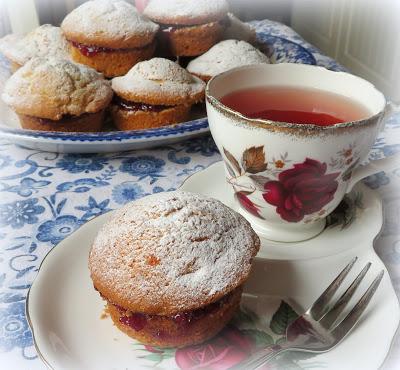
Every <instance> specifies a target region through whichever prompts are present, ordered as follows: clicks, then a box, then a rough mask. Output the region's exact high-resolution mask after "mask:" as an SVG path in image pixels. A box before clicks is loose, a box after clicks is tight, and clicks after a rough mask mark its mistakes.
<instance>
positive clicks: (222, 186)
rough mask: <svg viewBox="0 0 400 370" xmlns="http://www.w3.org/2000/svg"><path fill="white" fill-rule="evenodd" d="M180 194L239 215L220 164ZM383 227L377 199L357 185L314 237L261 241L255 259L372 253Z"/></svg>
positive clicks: (188, 182)
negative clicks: (186, 193)
mask: <svg viewBox="0 0 400 370" xmlns="http://www.w3.org/2000/svg"><path fill="white" fill-rule="evenodd" d="M180 190H184V191H189V192H192V193H199V194H203V195H206V196H209V197H211V198H215V199H218V200H220V201H221V202H222V203H224V204H225V205H227V206H228V207H230V208H232V209H234V210H235V211H239V206H238V205H237V203H235V201H234V197H233V191H232V188H231V187H230V186H229V185H228V183H227V182H226V181H225V170H224V165H223V162H222V161H220V162H217V163H214V164H213V165H211V166H209V167H208V168H206V169H205V170H203V171H200V172H197V173H195V174H194V175H192V176H190V177H188V178H187V179H186V181H185V182H184V183H183V184H182V186H181V187H180ZM382 224H383V213H382V202H381V199H380V198H379V195H378V194H377V193H376V192H374V191H373V190H371V189H369V188H367V187H366V186H365V185H363V184H362V183H359V184H357V185H356V186H355V187H354V189H353V190H352V192H351V193H350V194H349V195H347V196H346V198H345V200H344V201H343V202H342V203H341V204H340V206H339V207H338V208H337V210H336V211H335V212H333V214H332V215H330V216H329V217H328V221H327V226H326V227H325V229H324V230H323V231H322V233H320V234H319V235H317V236H316V237H314V238H312V239H309V240H305V241H302V242H295V243H284V242H274V241H271V240H267V239H264V238H262V237H260V239H261V249H260V252H259V253H258V255H257V257H259V258H268V259H277V260H288V259H289V260H302V259H311V258H322V257H329V256H332V255H335V254H340V253H346V252H349V249H352V250H353V251H354V254H357V253H356V251H358V250H359V249H362V250H364V249H368V248H369V249H372V250H373V241H374V239H375V237H376V236H377V235H378V234H379V232H380V230H381V228H382Z"/></svg>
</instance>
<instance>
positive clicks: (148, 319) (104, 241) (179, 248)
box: [89, 191, 260, 347]
mask: <svg viewBox="0 0 400 370" xmlns="http://www.w3.org/2000/svg"><path fill="white" fill-rule="evenodd" d="M259 245H260V240H259V238H258V236H257V235H256V234H255V232H254V231H253V230H252V229H251V227H250V224H249V223H248V222H247V221H246V220H245V219H244V218H243V217H242V216H241V215H239V214H238V213H236V212H235V211H233V210H231V209H230V208H228V207H227V206H225V205H223V204H222V203H221V202H219V201H217V200H214V199H210V198H206V197H204V196H200V195H195V194H192V193H186V192H181V191H176V192H170V193H161V194H156V195H152V196H149V197H145V198H142V199H140V200H138V201H135V202H131V203H128V204H127V205H126V206H124V207H123V208H122V209H120V210H119V211H117V212H116V213H115V214H114V215H113V216H112V218H111V219H110V220H109V221H108V222H107V223H106V224H105V225H104V226H103V227H102V229H101V230H100V231H99V233H98V235H97V236H96V238H95V240H94V243H93V246H92V248H91V251H90V255H89V269H90V274H91V278H92V280H93V284H94V288H95V289H96V290H97V291H98V292H99V293H100V295H101V296H102V297H103V299H104V300H105V301H106V304H107V311H108V312H109V313H110V316H111V318H112V320H113V321H114V323H115V325H116V326H117V327H118V328H119V329H120V330H122V331H123V332H124V333H126V334H127V335H129V336H130V337H132V338H135V339H137V340H139V341H140V342H142V343H145V344H148V345H153V346H158V347H184V346H188V345H192V344H196V343H201V342H203V341H205V340H207V339H209V338H211V337H213V336H214V335H216V334H217V333H218V332H219V331H220V330H221V329H222V328H223V327H224V326H225V325H226V324H227V323H228V321H229V320H230V319H231V318H232V316H233V315H234V313H235V311H236V310H237V308H238V307H239V303H240V298H241V294H242V289H243V284H244V282H245V281H246V279H247V278H248V276H249V273H250V269H251V263H252V259H253V257H254V256H255V255H256V253H257V251H258V249H259Z"/></svg>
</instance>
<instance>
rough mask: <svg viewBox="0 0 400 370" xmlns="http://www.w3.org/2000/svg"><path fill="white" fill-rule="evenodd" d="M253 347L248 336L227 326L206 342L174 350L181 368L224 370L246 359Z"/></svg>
mask: <svg viewBox="0 0 400 370" xmlns="http://www.w3.org/2000/svg"><path fill="white" fill-rule="evenodd" d="M254 348H255V345H254V343H253V341H252V340H251V339H250V338H249V337H247V336H244V335H243V334H242V333H241V332H240V331H239V330H238V329H236V328H234V327H227V328H225V329H224V330H223V331H222V332H221V333H220V334H219V335H218V336H217V337H215V338H214V339H211V340H210V341H208V342H206V343H203V344H200V345H197V346H192V347H186V348H179V349H178V350H177V351H176V352H175V361H176V364H177V365H178V366H179V368H180V369H183V370H189V369H190V370H194V369H209V370H225V369H229V368H230V367H232V366H234V365H236V364H238V363H240V362H242V361H243V360H244V359H246V358H247V357H248V356H249V355H250V354H251V353H252V351H253V350H254Z"/></svg>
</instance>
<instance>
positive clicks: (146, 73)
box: [112, 58, 205, 102]
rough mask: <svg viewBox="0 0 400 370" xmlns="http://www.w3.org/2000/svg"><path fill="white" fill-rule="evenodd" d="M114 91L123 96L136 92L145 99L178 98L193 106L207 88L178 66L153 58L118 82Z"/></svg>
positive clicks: (118, 79)
mask: <svg viewBox="0 0 400 370" xmlns="http://www.w3.org/2000/svg"><path fill="white" fill-rule="evenodd" d="M112 87H113V89H114V90H115V91H116V92H117V93H121V94H123V93H124V92H130V91H135V92H136V93H137V94H142V95H143V96H149V95H150V96H151V95H165V96H166V97H168V96H177V97H180V98H181V99H182V100H189V102H191V99H192V97H193V96H194V95H198V94H199V93H201V92H202V91H203V90H204V88H205V84H204V82H203V81H201V80H200V79H199V78H197V77H195V76H192V75H191V74H190V73H188V72H187V71H186V70H185V69H184V68H182V67H180V66H179V65H178V64H177V63H174V62H172V61H170V60H168V59H164V58H153V59H151V60H148V61H144V62H140V63H138V64H136V65H135V66H133V67H132V69H131V70H130V71H129V72H128V73H127V74H126V75H125V76H122V77H116V78H114V79H113V80H112ZM143 102H144V101H143Z"/></svg>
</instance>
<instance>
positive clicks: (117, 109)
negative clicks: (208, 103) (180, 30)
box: [111, 58, 205, 130]
mask: <svg viewBox="0 0 400 370" xmlns="http://www.w3.org/2000/svg"><path fill="white" fill-rule="evenodd" d="M112 88H113V90H114V92H115V95H114V100H113V103H112V105H111V114H112V117H113V120H114V124H115V125H116V126H117V127H118V128H119V129H120V130H138V129H146V128H154V127H160V126H165V125H168V124H173V123H179V122H183V121H186V120H187V119H188V117H189V113H190V108H191V106H192V105H193V104H194V103H196V102H198V101H201V100H202V99H203V97H204V88H205V84H204V82H203V81H201V80H200V79H199V78H197V77H195V76H192V75H191V74H189V73H188V72H187V71H186V70H185V69H183V68H182V67H180V66H179V65H178V64H176V63H174V62H172V61H170V60H168V59H163V58H153V59H151V60H148V61H145V62H140V63H138V64H136V65H135V66H134V67H133V68H132V69H131V70H130V71H129V72H128V74H127V75H126V76H122V77H115V78H114V79H113V80H112Z"/></svg>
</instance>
